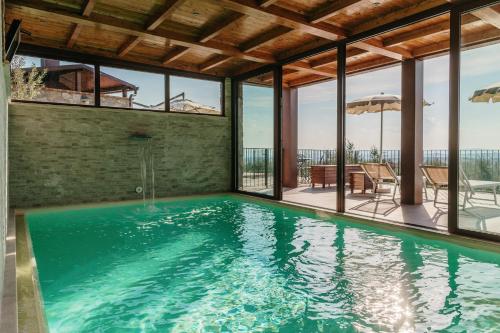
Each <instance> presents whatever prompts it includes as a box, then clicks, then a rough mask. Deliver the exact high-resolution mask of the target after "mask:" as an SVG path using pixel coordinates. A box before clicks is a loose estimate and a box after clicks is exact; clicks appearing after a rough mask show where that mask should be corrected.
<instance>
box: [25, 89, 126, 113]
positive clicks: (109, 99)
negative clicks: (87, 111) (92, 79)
mask: <svg viewBox="0 0 500 333" xmlns="http://www.w3.org/2000/svg"><path fill="white" fill-rule="evenodd" d="M33 100H34V101H38V102H49V103H64V104H78V105H93V104H94V94H93V93H86V92H79V91H73V90H63V89H54V88H43V89H42V90H41V91H40V95H38V96H37V97H35V98H34V99H33ZM101 105H102V106H112V107H117V108H128V107H129V106H130V101H129V99H128V98H127V97H120V96H111V95H101Z"/></svg>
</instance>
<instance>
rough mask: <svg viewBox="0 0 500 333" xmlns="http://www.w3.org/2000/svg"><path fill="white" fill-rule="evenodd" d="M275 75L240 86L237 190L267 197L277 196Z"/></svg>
mask: <svg viewBox="0 0 500 333" xmlns="http://www.w3.org/2000/svg"><path fill="white" fill-rule="evenodd" d="M273 74H274V73H273V72H268V73H265V74H261V75H258V76H254V77H252V78H249V79H246V80H244V81H240V82H239V83H238V91H239V96H238V188H239V190H240V191H245V192H250V193H259V194H264V195H268V196H273V195H274V194H275V193H274V185H275V184H274V179H275V178H274V151H275V146H274V140H275V131H274V113H275V109H274V107H275V104H274V102H275V100H274V86H273V80H274V76H273Z"/></svg>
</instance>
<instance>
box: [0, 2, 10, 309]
mask: <svg viewBox="0 0 500 333" xmlns="http://www.w3.org/2000/svg"><path fill="white" fill-rule="evenodd" d="M3 8H4V1H3V0H1V1H0V17H1V19H0V26H1V28H0V45H3V36H4V20H3V17H4V16H3ZM0 59H2V60H3V47H1V48H0ZM9 86H10V79H9V65H8V64H3V63H2V64H0V301H1V300H2V296H3V279H4V267H5V266H4V264H5V235H6V230H7V214H8V213H7V212H8V196H7V176H8V174H7V168H8V162H7V147H8V144H7V139H8V137H7V133H8V127H7V123H8V111H7V109H8V105H7V96H8V91H9V88H8V87H9ZM0 307H1V302H0ZM1 310H2V309H1V308H0V311H1Z"/></svg>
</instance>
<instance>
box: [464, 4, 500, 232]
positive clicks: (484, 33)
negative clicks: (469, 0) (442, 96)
mask: <svg viewBox="0 0 500 333" xmlns="http://www.w3.org/2000/svg"><path fill="white" fill-rule="evenodd" d="M499 10H500V4H496V5H491V6H489V7H484V8H479V9H476V10H474V11H472V12H470V13H463V14H462V25H461V51H460V118H459V120H460V127H459V131H460V136H459V145H460V150H459V153H460V156H459V184H458V185H459V191H458V193H457V194H456V195H457V196H458V197H457V201H458V205H459V207H458V208H459V211H458V227H459V228H460V229H465V230H470V231H475V232H480V233H487V234H491V235H496V236H499V235H500V206H499V201H498V198H497V197H498V195H497V192H498V190H499V188H500V132H499V131H498V124H499V122H500V103H499V102H500V82H499V77H500V68H499V67H498V54H499V53H500V43H499V41H498V39H496V38H491V36H497V35H498V34H499V32H500V28H499V27H497V26H494V25H491V24H488V23H487V22H485V21H482V20H478V21H476V22H475V23H474V24H466V22H468V20H469V19H470V17H471V16H472V17H473V18H474V17H484V15H485V14H484V13H490V14H491V13H493V14H495V13H496V14H495V15H498V11H499Z"/></svg>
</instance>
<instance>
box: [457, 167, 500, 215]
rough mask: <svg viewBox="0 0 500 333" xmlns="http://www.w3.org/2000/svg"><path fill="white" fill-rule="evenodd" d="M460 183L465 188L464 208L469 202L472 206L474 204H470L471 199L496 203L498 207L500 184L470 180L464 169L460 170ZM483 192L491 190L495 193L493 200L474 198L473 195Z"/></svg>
mask: <svg viewBox="0 0 500 333" xmlns="http://www.w3.org/2000/svg"><path fill="white" fill-rule="evenodd" d="M460 181H461V183H462V184H463V186H464V188H465V194H464V202H463V205H464V208H465V204H466V203H467V202H469V203H470V204H471V205H472V203H471V202H470V200H471V199H478V200H486V201H493V202H495V205H498V200H497V187H498V186H500V182H497V181H489V180H472V179H469V178H468V177H467V175H466V174H465V172H464V171H463V170H462V168H460ZM481 190H491V191H492V192H493V200H490V199H485V198H474V197H473V195H474V194H475V193H476V192H481Z"/></svg>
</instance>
